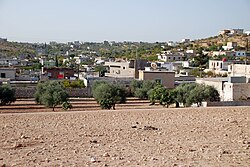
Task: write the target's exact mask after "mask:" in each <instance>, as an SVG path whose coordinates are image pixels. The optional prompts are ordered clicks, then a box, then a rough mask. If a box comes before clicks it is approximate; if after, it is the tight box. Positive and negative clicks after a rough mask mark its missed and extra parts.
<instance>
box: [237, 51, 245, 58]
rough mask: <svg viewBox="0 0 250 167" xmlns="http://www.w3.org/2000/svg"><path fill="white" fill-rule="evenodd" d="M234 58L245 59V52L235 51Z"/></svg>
mask: <svg viewBox="0 0 250 167" xmlns="http://www.w3.org/2000/svg"><path fill="white" fill-rule="evenodd" d="M235 56H237V57H245V56H246V51H236V52H235Z"/></svg>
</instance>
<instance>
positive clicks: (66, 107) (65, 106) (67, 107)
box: [62, 101, 73, 110]
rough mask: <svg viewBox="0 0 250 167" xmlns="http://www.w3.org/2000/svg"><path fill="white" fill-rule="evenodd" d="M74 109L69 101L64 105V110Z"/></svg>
mask: <svg viewBox="0 0 250 167" xmlns="http://www.w3.org/2000/svg"><path fill="white" fill-rule="evenodd" d="M72 107H73V106H72V104H70V103H69V102H68V101H65V102H63V103H62V109H63V110H68V109H71V108H72Z"/></svg>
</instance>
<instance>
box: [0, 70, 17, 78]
mask: <svg viewBox="0 0 250 167" xmlns="http://www.w3.org/2000/svg"><path fill="white" fill-rule="evenodd" d="M0 78H1V79H10V80H15V79H16V69H15V68H0Z"/></svg>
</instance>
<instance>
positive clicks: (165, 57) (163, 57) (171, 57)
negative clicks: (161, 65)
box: [156, 51, 184, 62]
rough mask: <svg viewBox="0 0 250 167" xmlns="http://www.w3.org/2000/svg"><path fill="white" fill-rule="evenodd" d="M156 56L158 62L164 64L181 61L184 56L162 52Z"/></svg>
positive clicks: (178, 53)
mask: <svg viewBox="0 0 250 167" xmlns="http://www.w3.org/2000/svg"><path fill="white" fill-rule="evenodd" d="M156 55H157V56H158V60H159V61H164V62H172V61H181V60H182V59H183V58H184V54H183V53H180V52H177V53H172V52H170V51H162V52H161V53H158V54H156Z"/></svg>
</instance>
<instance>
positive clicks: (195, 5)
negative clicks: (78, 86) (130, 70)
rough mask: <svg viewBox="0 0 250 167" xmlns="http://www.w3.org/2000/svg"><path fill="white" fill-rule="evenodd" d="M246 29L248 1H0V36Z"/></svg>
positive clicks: (124, 36)
mask: <svg viewBox="0 0 250 167" xmlns="http://www.w3.org/2000/svg"><path fill="white" fill-rule="evenodd" d="M228 28H243V29H244V30H250V0H0V38H1V37H2V38H3V37H5V38H8V40H9V41H18V42H49V41H57V42H68V41H83V42H101V41H104V40H107V41H144V42H166V41H170V40H172V41H180V40H181V39H183V38H189V39H192V40H194V39H201V38H206V37H210V36H215V35H217V34H218V31H219V30H221V29H228Z"/></svg>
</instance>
